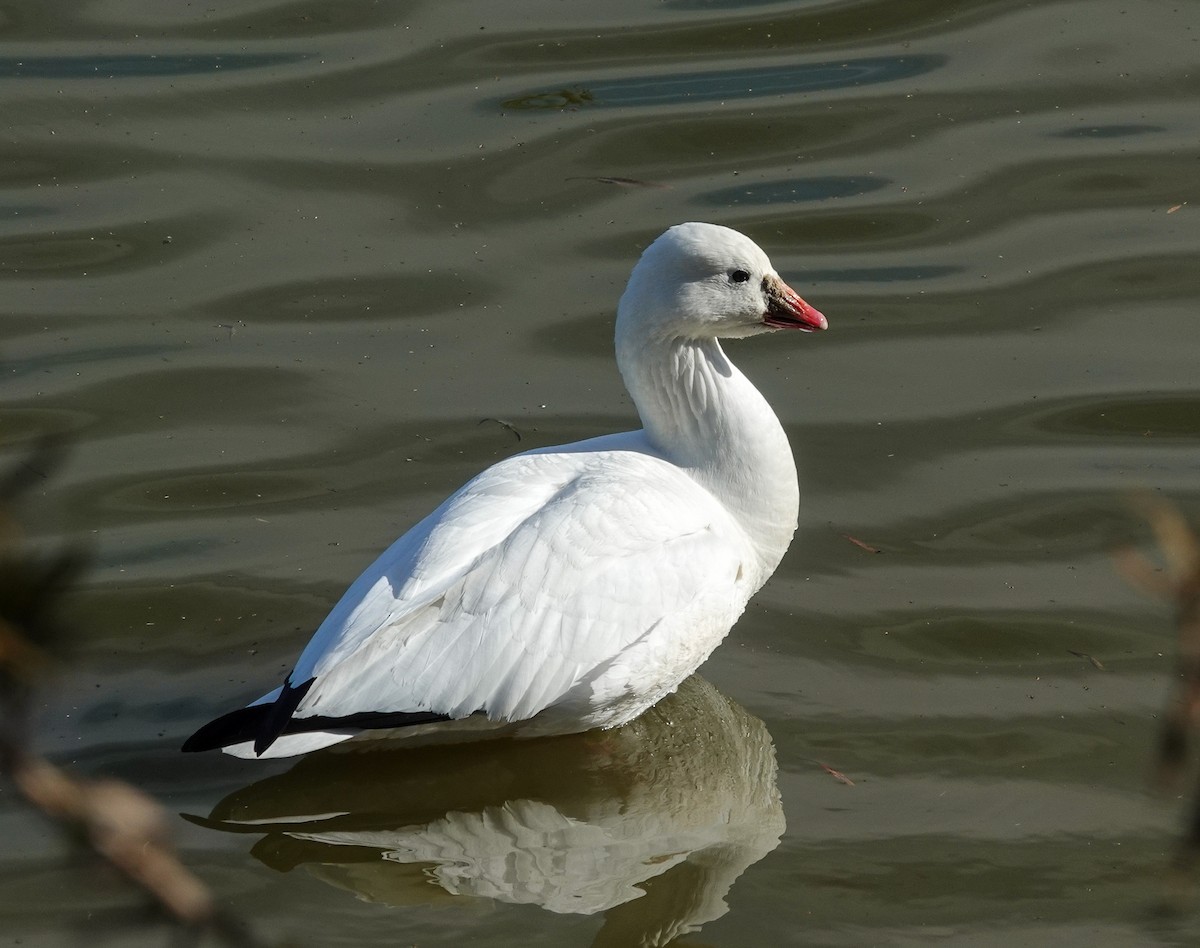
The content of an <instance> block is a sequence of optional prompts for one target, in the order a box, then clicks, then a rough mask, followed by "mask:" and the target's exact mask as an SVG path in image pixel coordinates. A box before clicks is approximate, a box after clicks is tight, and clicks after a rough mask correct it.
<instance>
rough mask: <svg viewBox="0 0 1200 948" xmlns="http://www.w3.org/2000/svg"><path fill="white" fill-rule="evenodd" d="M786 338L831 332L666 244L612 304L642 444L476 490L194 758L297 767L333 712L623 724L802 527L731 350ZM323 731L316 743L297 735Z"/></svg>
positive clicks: (730, 254)
mask: <svg viewBox="0 0 1200 948" xmlns="http://www.w3.org/2000/svg"><path fill="white" fill-rule="evenodd" d="M777 328H798V329H804V330H812V329H824V328H825V319H824V317H823V316H822V315H821V314H820V313H818V312H817V311H816V310H814V309H813V308H812V307H810V306H809V305H808V304H807V303H805V302H804V301H803V300H801V299H800V297H799V296H797V295H796V294H795V292H793V291H792V290H791V289H790V288H789V287H787V285H786V284H785V283H783V281H782V280H781V279H780V278H779V277H778V275H777V274H776V273H775V271H774V269H773V268H772V267H771V264H770V261H769V260H768V259H767V257H766V255H765V254H764V253H763V252H762V251H761V250H760V249H759V248H758V247H757V246H756V245H755V244H754V243H753V242H752V241H750V240H749V239H748V238H746V237H744V236H743V235H741V234H739V233H737V232H736V231H732V230H730V229H728V228H725V227H719V226H716V225H712V224H698V223H691V224H681V225H679V226H677V227H673V228H671V229H670V230H668V231H667V232H666V233H665V234H663V235H662V236H661V237H660V238H659V239H658V240H656V241H655V242H654V243H653V244H652V245H651V246H650V247H649V248H648V249H647V250H646V252H645V253H644V254H643V256H642V258H641V260H640V261H639V262H638V264H637V266H636V267H635V268H634V271H633V274H632V276H631V278H630V281H629V286H628V288H627V290H626V292H625V294H624V295H623V296H622V298H621V302H620V306H619V309H618V317H617V330H616V349H617V362H618V365H619V367H620V370H621V373H622V376H623V377H624V380H625V384H626V387H627V388H628V390H629V393H630V395H631V396H632V398H633V401H634V403H635V405H636V406H637V409H638V413H639V415H640V417H641V420H642V423H643V426H644V427H643V429H642V430H640V431H634V432H628V433H624V434H616V435H607V436H604V437H600V438H594V439H591V440H589V441H583V442H579V443H576V444H571V445H565V446H559V447H552V448H543V449H539V450H535V451H530V452H528V453H525V454H521V455H517V456H515V457H512V458H509V459H507V460H505V461H501V462H500V463H498V464H496V465H494V466H493V467H491V468H489V469H487V470H486V471H484V472H483V473H481V474H480V475H478V476H477V477H476V478H474V479H473V480H471V481H470V482H468V483H467V484H466V485H465V486H463V487H462V488H461V489H460V490H459V491H458V492H457V493H455V494H453V495H452V496H451V497H450V498H448V499H447V500H446V501H445V502H444V503H443V504H442V505H441V506H440V507H438V509H437V510H435V511H434V512H433V513H432V514H430V515H429V516H428V517H426V518H425V519H424V520H422V521H421V522H420V523H418V524H417V525H416V526H414V527H413V528H412V529H411V530H410V531H409V532H408V533H406V534H404V536H402V537H401V538H400V539H399V540H397V541H396V542H395V543H394V544H393V545H392V546H391V547H390V548H389V549H388V550H386V551H385V552H384V553H383V555H382V556H380V557H379V559H378V560H376V562H375V563H374V564H373V565H372V566H371V567H370V568H369V569H367V571H366V572H364V573H363V574H362V575H361V576H360V577H359V578H358V579H357V580H356V581H355V582H354V584H353V585H351V587H350V588H349V589H348V590H347V592H346V593H345V595H344V596H343V597H342V599H341V601H340V602H339V603H338V604H337V605H336V606H335V607H334V609H333V611H332V612H331V613H330V614H329V616H328V618H326V620H325V621H324V622H323V623H322V624H321V626H320V628H319V629H318V630H317V632H316V634H315V635H314V636H313V638H312V640H311V641H310V642H309V644H308V646H307V647H306V648H305V650H304V652H303V653H302V654H301V656H300V658H299V660H298V661H297V663H296V666H295V668H294V669H293V671H292V673H291V674H290V675H289V677H288V687H287V688H285V689H276V690H275V691H273V692H271V693H269V694H267V695H264V696H263V697H262V698H260V699H259V700H258V701H257V702H255V703H254V706H258V708H259V710H260V711H261V713H260V714H257V716H256V717H253V727H254V728H255V733H254V735H253V736H249V735H247V734H246V733H243V732H235V731H234V730H230V729H229V727H225V726H223V725H222V722H223V721H225V720H226V719H235V718H237V719H238V720H239V721H240V722H241V725H242V727H243V730H244V728H245V727H246V726H247V725H246V722H247V721H249V720H251V717H252V715H251V713H250V712H247V711H245V710H243V711H242V712H234V713H233V714H231V715H227V716H226V718H222V719H218V720H217V721H215V722H212V723H211V724H209V725H207V726H206V728H203V729H201V731H199V732H197V734H196V735H195V736H194V737H193V738H192V740H191V741H189V742H188V745H185V749H188V750H203V749H206V748H208V747H214V746H222V745H225V750H226V751H227V752H228V753H232V754H235V755H237V756H247V757H253V756H265V757H274V756H289V755H292V754H297V753H304V752H306V751H309V750H313V749H315V748H317V747H321V746H325V745H328V744H333V743H336V742H337V741H340V740H345V739H346V738H348V737H351V736H353V735H354V734H355V733H357V731H358V728H357V726H349V727H339V721H338V719H342V718H346V717H348V716H350V715H362V714H364V713H367V712H374V713H379V714H386V713H391V712H422V711H424V712H432V713H434V714H436V715H443V716H445V717H447V718H450V719H463V718H468V717H471V716H475V717H472V723H473V724H475V725H479V724H481V723H482V722H481V721H480V720H479V716H481V715H482V716H486V718H487V720H488V721H490V722H498V723H510V724H511V723H515V722H521V727H520V728H519V733H520V734H523V735H536V734H547V733H568V732H573V731H582V730H587V729H589V728H593V727H613V726H616V725H618V724H622V723H624V722H626V721H628V720H631V719H632V718H634V717H636V716H637V715H638V714H640V713H641V712H642V711H644V710H645V709H646V708H648V707H650V706H651V705H653V704H654V703H655V702H657V701H658V700H659V699H660V698H662V697H663V696H664V695H666V694H669V693H670V692H672V691H673V690H674V689H675V688H676V687H678V685H679V683H680V682H681V681H682V680H683V679H684V678H686V677H687V676H688V675H689V674H691V673H692V672H693V671H694V670H695V669H696V668H697V667H698V666H699V665H700V663H701V662H703V661H704V659H705V658H707V657H708V655H709V654H710V653H711V652H712V650H713V649H714V648H716V646H717V645H718V644H719V643H720V641H721V640H722V639H723V638H724V636H725V635H726V633H727V632H728V631H729V629H730V627H731V626H732V625H733V623H734V622H735V621H736V619H737V618H738V616H739V615H740V614H741V612H742V610H743V609H744V608H745V605H746V602H747V601H748V600H749V598H750V596H751V595H753V593H754V592H755V591H756V590H757V589H758V588H759V587H760V586H761V585H762V584H763V583H764V582H765V581H766V579H767V578H768V577H769V576H770V575H771V573H772V572H773V571H774V569H775V567H776V566H777V565H778V563H779V560H780V558H781V557H782V556H783V553H784V551H785V550H786V548H787V546H788V543H789V542H790V540H791V537H792V534H793V532H794V531H795V527H796V515H797V510H798V505H799V491H798V488H797V483H796V472H795V465H794V462H793V460H792V455H791V450H790V448H789V446H788V442H787V438H786V436H785V434H784V432H783V429H782V427H781V426H780V424H779V421H778V419H777V418H776V417H775V415H774V413H773V412H772V411H771V409H770V406H769V405H768V404H767V403H766V401H765V400H764V399H763V398H762V396H761V395H760V394H759V393H758V391H757V390H756V389H755V388H754V387H753V386H752V385H751V384H750V382H749V381H748V380H747V379H746V378H745V377H744V376H743V375H742V374H741V373H740V372H739V371H738V370H737V368H736V367H735V366H734V365H733V364H732V363H730V362H729V361H728V359H727V358H726V357H725V355H724V353H723V351H722V350H721V347H720V345H719V343H718V341H717V340H718V337H739V336H748V335H753V334H756V333H759V332H766V331H770V330H771V329H777ZM281 693H282V694H283V699H280V696H281ZM297 697H298V698H299V700H298V701H296V698H297ZM281 700H282V701H287V702H289V706H286V707H285V706H284V705H283V704H282V703H281V704H280V706H279V707H275V708H269V707H268V706H270V705H274V704H275V703H276V702H277V701H281ZM291 703H294V707H290V704H291ZM254 706H252V707H254ZM288 710H290V715H289V714H288V713H287V712H288ZM313 717H319V718H320V719H321V722H320V728H319V729H318V730H315V731H311V732H308V733H291V731H293V730H294V729H297V728H303V727H304V721H305V719H311V718H313ZM260 718H261V719H263V720H264V721H265V720H266V719H267V718H270V719H271V720H270V722H269V723H262V722H260V721H259V719H260ZM381 721H382V719H381ZM310 723H314V724H315V723H316V722H310ZM462 725H466V722H462ZM462 725H459V724H456V723H455V721H451V722H449V723H445V724H439V725H436V726H437V727H441V728H455V727H459V726H462ZM376 726H380V725H376ZM271 732H274V733H271ZM256 745H257V748H256Z"/></svg>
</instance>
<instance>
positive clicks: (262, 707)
mask: <svg viewBox="0 0 1200 948" xmlns="http://www.w3.org/2000/svg"><path fill="white" fill-rule="evenodd" d="M313 681H315V679H312V678H310V679H309V680H308V681H306V682H305V683H304V684H302V685H300V686H299V687H296V688H293V687H292V686H291V685H289V684H285V685H284V686H283V691H281V692H280V694H279V697H278V698H276V699H275V700H274V701H273V702H271V703H270V704H252V705H250V706H249V707H247V708H238V709H237V710H236V711H230V712H229V713H228V714H223V715H221V716H220V717H219V718H216V719H215V720H212V721H209V722H208V723H207V724H205V725H204V726H203V727H202V728H200V729H199V730H197V731H196V733H195V734H193V735H192V736H191V737H189V738H188V739H187V740H186V741H184V742H183V746H182V747H181V748H180V750H182V751H183V752H184V753H186V754H192V753H197V752H199V751H208V750H217V749H218V748H221V747H228V746H230V745H231V744H245V743H246V742H248V741H253V742H254V753H255V754H257V755H258V756H262V753H263V752H264V751H265V750H266V749H267V748H269V747H270V746H271V745H272V744H274V743H275V741H276V739H278V738H279V737H280V736H281V735H284V734H303V733H306V732H308V731H324V730H342V729H352V730H390V729H393V728H402V727H415V726H417V725H420V724H436V723H440V722H443V721H449V720H451V718H450V717H449V715H445V714H438V713H436V712H434V711H359V712H355V713H353V714H346V715H342V716H340V717H329V716H326V715H311V716H308V717H301V718H294V717H292V712H293V711H295V710H296V707H297V706H298V705H299V704H300V701H301V700H302V699H303V698H304V695H305V694H306V693H307V692H308V690H309V688H311V687H312V683H313Z"/></svg>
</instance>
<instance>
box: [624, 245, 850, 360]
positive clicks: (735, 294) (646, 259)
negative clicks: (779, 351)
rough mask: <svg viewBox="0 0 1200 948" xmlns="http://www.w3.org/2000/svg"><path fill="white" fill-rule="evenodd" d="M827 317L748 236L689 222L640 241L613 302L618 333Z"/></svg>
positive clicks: (700, 333)
mask: <svg viewBox="0 0 1200 948" xmlns="http://www.w3.org/2000/svg"><path fill="white" fill-rule="evenodd" d="M827 325H828V324H827V323H826V321H825V317H824V316H823V315H821V313H820V312H818V311H817V310H816V309H814V308H813V307H812V306H809V305H808V303H806V302H805V301H804V300H802V299H801V298H800V296H799V294H797V293H796V291H795V290H793V289H792V288H791V287H790V286H788V285H787V284H786V283H785V282H784V281H783V279H782V278H781V277H780V276H779V274H778V273H776V272H775V268H774V267H772V266H771V261H770V260H769V259H768V257H767V255H766V254H765V253H763V251H762V250H761V249H760V248H759V246H758V245H757V244H756V243H754V241H752V240H751V239H750V238H749V237H747V236H745V235H744V234H740V233H738V232H737V231H736V230H731V229H730V228H728V227H721V226H720V225H717V224H702V223H695V222H693V223H688V224H677V225H676V226H674V227H672V228H671V229H670V230H668V231H667V232H666V233H664V234H663V235H662V236H661V237H659V238H658V239H657V240H655V241H654V243H652V244H651V245H650V246H649V247H647V248H646V250H645V252H644V253H643V254H642V257H641V259H640V260H639V261H638V263H637V265H636V266H635V267H634V269H633V273H632V275H631V276H630V278H629V285H628V287H626V290H625V293H624V294H623V295H622V297H621V302H620V304H619V306H618V309H617V327H618V328H617V332H618V336H621V335H625V334H628V333H631V334H632V335H635V336H641V337H642V338H657V339H672V338H682V339H706V338H707V339H714V338H729V339H733V338H741V337H743V336H753V335H757V334H758V333H763V332H772V331H774V330H776V329H799V330H801V331H802V332H813V331H814V330H818V329H825V328H826V327H827Z"/></svg>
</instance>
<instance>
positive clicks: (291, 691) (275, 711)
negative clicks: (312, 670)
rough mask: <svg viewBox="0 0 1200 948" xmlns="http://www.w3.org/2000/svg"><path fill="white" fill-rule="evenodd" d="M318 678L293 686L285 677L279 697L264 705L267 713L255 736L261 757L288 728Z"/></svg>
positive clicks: (255, 749) (257, 749) (258, 753)
mask: <svg viewBox="0 0 1200 948" xmlns="http://www.w3.org/2000/svg"><path fill="white" fill-rule="evenodd" d="M316 680H317V679H315V678H310V679H308V681H306V682H304V684H302V685H297V686H295V687H293V686H292V683H291V682H290V681H288V680H287V679H284V682H283V690H282V691H281V692H279V697H278V698H276V699H275V700H274V701H273V702H271V703H270V704H267V705H262V707H263V708H265V709H266V715H265V716H264V717H263V719H262V722H261V724H260V725H259V728H258V733H257V734H256V735H255V736H254V753H255V754H257V755H258V756H259V757H261V756H262V753H263V751H265V750H266V749H267V748H268V747H270V746H271V745H272V744H274V743H275V739H276V738H277V737H279V735H280V734H282V733H283V732H284V731H285V730H286V729H287V726H288V722H289V721H291V720H292V712H293V711H295V710H296V708H297V706H298V705H299V704H300V702H301V701H303V700H304V696H305V695H306V694H308V689H309V688H311V687H312V686H313V682H314V681H316Z"/></svg>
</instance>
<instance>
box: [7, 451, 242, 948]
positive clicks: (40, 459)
mask: <svg viewBox="0 0 1200 948" xmlns="http://www.w3.org/2000/svg"><path fill="white" fill-rule="evenodd" d="M61 453H62V448H61V444H59V443H54V442H49V441H47V442H43V443H42V444H41V445H40V446H39V447H38V448H37V449H35V451H34V453H33V454H32V455H31V456H30V457H29V458H27V459H26V460H25V461H24V462H23V463H21V464H19V465H18V466H17V467H16V468H15V469H14V470H13V471H11V472H10V473H8V474H7V475H0V777H3V778H4V779H6V780H7V781H9V782H10V783H11V784H12V786H13V787H14V788H15V789H16V791H17V793H18V794H19V795H20V797H21V798H22V799H24V800H25V802H26V803H28V804H29V805H30V806H32V807H33V808H34V809H36V810H38V811H39V812H40V813H41V814H42V815H43V816H45V817H46V818H48V819H49V820H51V821H52V822H54V823H56V824H57V825H58V826H60V827H61V828H62V829H64V830H65V831H66V832H67V833H68V835H69V836H70V837H71V838H72V839H74V840H77V841H79V842H80V843H82V844H83V846H85V847H86V848H87V849H89V850H90V851H91V852H93V853H94V854H95V855H97V856H99V857H100V858H101V859H102V860H103V861H104V862H105V863H107V864H108V865H109V866H110V867H112V868H113V869H115V870H116V871H117V872H118V873H119V874H120V875H121V876H123V877H124V878H125V879H126V880H128V881H129V882H130V883H132V884H133V885H134V886H136V887H137V888H138V889H139V890H140V891H141V892H142V893H144V894H145V895H146V896H148V897H149V899H150V901H151V903H152V904H153V905H154V906H156V907H157V908H158V909H159V910H161V912H162V914H163V915H165V916H166V917H167V918H168V919H169V920H171V921H172V922H174V923H175V924H176V925H177V926H179V927H181V928H183V929H186V930H188V931H191V932H193V933H194V934H195V935H196V936H197V937H199V936H200V935H203V934H211V935H213V936H215V937H217V938H219V939H220V940H221V942H222V943H224V944H227V945H234V946H239V948H253V946H259V945H262V944H264V943H263V942H260V941H258V940H256V939H255V938H254V937H253V936H252V935H251V933H250V932H249V930H248V928H247V927H246V926H245V925H244V924H243V923H241V922H240V921H239V920H237V919H235V918H233V917H231V916H229V915H228V914H226V913H224V912H222V911H221V910H220V909H219V908H218V907H217V905H216V902H215V901H214V899H213V896H212V893H211V892H209V890H208V888H207V887H206V886H205V885H204V883H203V882H201V881H200V879H198V878H197V877H196V876H195V875H193V874H192V872H191V871H189V870H188V869H187V868H186V867H185V866H184V865H183V863H182V862H181V861H180V860H179V856H178V854H177V853H176V851H175V848H174V846H173V845H172V843H171V840H170V830H169V827H170V823H169V818H168V816H167V814H166V812H165V811H164V810H163V808H162V807H161V806H159V804H158V803H156V802H155V801H154V800H153V799H151V798H150V797H149V796H147V795H146V794H145V793H143V792H142V791H140V790H138V789H136V788H135V787H132V786H130V785H129V784H127V783H123V782H121V781H119V780H108V779H101V780H91V779H84V778H80V777H75V776H73V775H71V774H69V773H68V772H67V771H65V770H63V769H62V768H61V767H58V766H57V765H55V764H53V763H51V762H50V761H48V760H46V759H45V758H44V757H41V756H39V755H38V754H36V753H35V752H34V751H32V750H31V749H30V747H31V741H30V734H29V731H30V727H29V720H30V709H31V706H32V696H33V694H34V692H35V689H36V687H37V685H38V684H39V683H40V682H41V681H42V680H43V679H44V678H45V677H46V675H47V673H48V672H49V671H50V670H51V668H52V667H53V664H54V659H55V657H57V656H59V655H61V653H62V650H63V645H64V643H65V641H66V639H67V631H66V629H65V628H64V626H63V625H62V624H61V620H60V617H59V612H60V605H61V602H62V599H63V597H64V595H65V593H66V592H67V590H68V589H69V588H70V585H71V583H72V582H73V580H74V579H75V578H76V577H77V576H78V575H79V573H80V572H81V571H82V568H83V561H84V558H83V556H82V554H81V553H80V552H79V551H77V550H67V551H63V552H59V553H55V554H53V555H49V556H42V557H38V556H37V555H36V554H34V553H32V552H30V551H28V550H26V549H25V548H24V547H25V544H24V542H23V537H22V533H21V531H20V529H19V527H18V525H17V523H16V520H15V519H14V517H13V516H12V513H11V511H12V504H13V501H14V500H15V499H16V497H17V496H18V495H19V494H20V493H22V492H23V491H24V490H26V489H27V488H28V487H29V486H30V485H31V484H33V483H36V482H38V481H39V480H42V479H44V478H45V476H46V472H47V471H48V469H49V468H51V467H53V466H54V464H55V463H56V462H57V460H58V459H59V457H60V455H61Z"/></svg>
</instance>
